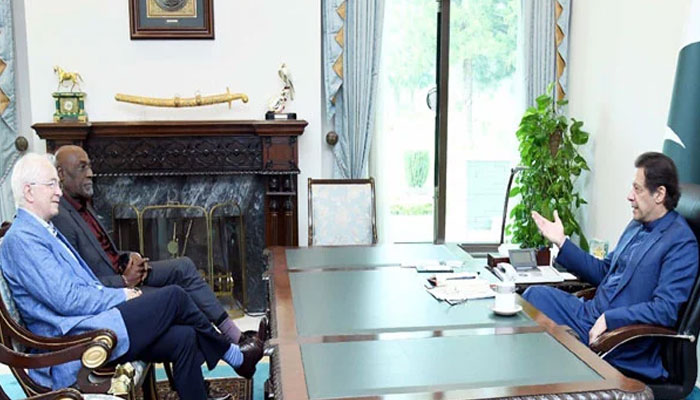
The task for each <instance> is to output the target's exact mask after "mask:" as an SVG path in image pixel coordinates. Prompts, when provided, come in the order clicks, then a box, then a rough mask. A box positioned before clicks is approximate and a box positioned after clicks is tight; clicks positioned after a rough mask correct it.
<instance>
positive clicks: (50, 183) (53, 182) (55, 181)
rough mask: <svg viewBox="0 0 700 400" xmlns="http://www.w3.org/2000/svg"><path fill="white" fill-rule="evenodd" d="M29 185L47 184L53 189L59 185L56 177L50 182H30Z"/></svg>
mask: <svg viewBox="0 0 700 400" xmlns="http://www.w3.org/2000/svg"><path fill="white" fill-rule="evenodd" d="M28 185H29V186H36V185H42V186H47V187H49V188H51V189H56V188H57V187H58V181H57V180H56V179H51V180H50V181H48V182H29V183H28Z"/></svg>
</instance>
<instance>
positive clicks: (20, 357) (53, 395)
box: [0, 344, 120, 400]
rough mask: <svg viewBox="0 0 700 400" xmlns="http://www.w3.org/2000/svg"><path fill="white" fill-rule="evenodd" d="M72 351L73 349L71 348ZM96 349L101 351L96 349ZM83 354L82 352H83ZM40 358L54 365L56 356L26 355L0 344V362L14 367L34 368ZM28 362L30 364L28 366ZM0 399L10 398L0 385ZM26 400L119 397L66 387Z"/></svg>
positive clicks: (86, 399)
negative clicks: (91, 393)
mask: <svg viewBox="0 0 700 400" xmlns="http://www.w3.org/2000/svg"><path fill="white" fill-rule="evenodd" d="M71 351H74V350H71ZM98 351H101V350H99V349H98ZM83 354H84V353H83ZM38 358H41V360H40V361H41V362H42V363H47V364H49V365H56V362H55V361H56V357H55V356H54V355H53V354H49V353H43V354H36V355H31V356H30V355H27V354H23V353H18V352H16V351H13V350H10V349H8V348H7V347H5V346H4V345H1V344H0V363H3V364H6V365H12V366H16V367H22V366H26V368H34V367H33V365H34V364H36V362H37V359H38ZM30 364H31V365H32V366H30ZM0 399H1V400H10V397H9V396H8V395H7V393H6V392H5V391H4V390H3V388H2V387H0ZM27 399H28V400H120V398H119V397H115V396H111V395H83V394H81V393H80V392H79V391H77V390H76V389H72V388H66V389H61V390H54V391H50V392H46V393H42V394H39V395H35V396H31V397H28V398H27Z"/></svg>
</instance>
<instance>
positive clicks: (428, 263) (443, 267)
mask: <svg viewBox="0 0 700 400" xmlns="http://www.w3.org/2000/svg"><path fill="white" fill-rule="evenodd" d="M462 264H463V262H462V261H461V260H416V261H412V262H403V263H401V266H402V267H404V268H415V269H416V271H417V272H452V271H454V269H455V268H457V267H461V266H462Z"/></svg>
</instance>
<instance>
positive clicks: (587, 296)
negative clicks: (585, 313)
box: [572, 287, 597, 300]
mask: <svg viewBox="0 0 700 400" xmlns="http://www.w3.org/2000/svg"><path fill="white" fill-rule="evenodd" d="M596 289H597V288H595V287H592V288H588V289H581V290H579V291H577V292H574V293H572V294H573V295H574V296H576V297H580V298H582V299H584V300H591V299H592V298H593V297H594V296H595V291H596Z"/></svg>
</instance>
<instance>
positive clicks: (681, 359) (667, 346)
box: [590, 184, 700, 399]
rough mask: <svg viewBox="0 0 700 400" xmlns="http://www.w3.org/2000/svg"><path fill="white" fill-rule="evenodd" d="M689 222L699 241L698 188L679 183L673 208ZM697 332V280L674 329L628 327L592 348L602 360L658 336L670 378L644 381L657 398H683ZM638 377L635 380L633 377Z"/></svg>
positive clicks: (691, 381) (692, 375)
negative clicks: (625, 345)
mask: <svg viewBox="0 0 700 400" xmlns="http://www.w3.org/2000/svg"><path fill="white" fill-rule="evenodd" d="M676 211H678V213H679V214H681V215H682V216H683V217H685V219H686V220H687V221H688V224H689V225H690V227H691V229H692V230H693V232H694V233H695V237H696V238H699V239H698V240H699V241H700V185H697V184H681V199H680V201H679V203H678V207H677V208H676ZM698 331H700V279H696V280H695V285H694V286H693V290H692V292H691V294H690V298H689V299H688V302H687V303H686V304H685V306H684V307H683V308H681V310H680V315H679V318H678V322H677V324H676V326H675V327H674V328H673V329H671V328H667V327H662V326H651V325H629V326H624V327H622V328H619V329H615V330H613V331H610V332H606V333H605V334H603V335H601V336H600V337H599V338H598V339H597V340H596V341H595V342H593V343H591V345H590V346H591V349H593V350H594V351H596V352H597V353H598V354H599V355H600V356H601V357H605V355H607V354H608V353H609V352H610V351H612V350H613V349H615V348H616V347H617V346H619V345H621V344H623V343H626V342H629V341H631V340H634V339H637V338H642V337H658V338H660V340H661V341H662V347H661V358H662V360H663V363H664V366H665V367H666V370H667V371H668V372H669V377H668V379H666V380H665V381H663V382H646V384H647V385H648V386H649V387H650V388H651V390H652V391H653V392H654V398H657V399H684V398H686V397H687V396H688V395H689V394H690V392H691V391H692V390H693V387H694V386H695V380H696V378H697V373H698V363H697V340H698ZM635 378H638V377H635Z"/></svg>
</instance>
